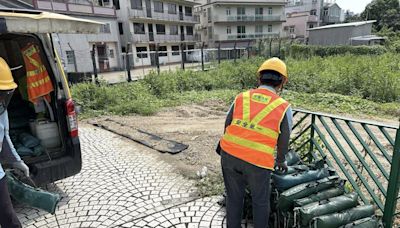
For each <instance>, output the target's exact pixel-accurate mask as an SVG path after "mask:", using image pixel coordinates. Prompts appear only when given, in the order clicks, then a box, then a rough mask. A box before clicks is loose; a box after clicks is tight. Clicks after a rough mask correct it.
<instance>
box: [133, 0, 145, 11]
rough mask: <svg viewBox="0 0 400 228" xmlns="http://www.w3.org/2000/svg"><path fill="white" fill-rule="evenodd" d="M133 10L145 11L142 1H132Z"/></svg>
mask: <svg viewBox="0 0 400 228" xmlns="http://www.w3.org/2000/svg"><path fill="white" fill-rule="evenodd" d="M131 8H132V9H138V10H142V9H143V6H142V0H131Z"/></svg>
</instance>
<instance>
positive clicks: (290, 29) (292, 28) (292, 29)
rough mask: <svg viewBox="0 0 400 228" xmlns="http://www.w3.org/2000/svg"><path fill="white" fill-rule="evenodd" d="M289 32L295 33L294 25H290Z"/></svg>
mask: <svg viewBox="0 0 400 228" xmlns="http://www.w3.org/2000/svg"><path fill="white" fill-rule="evenodd" d="M289 33H290V34H293V33H294V26H290V27H289Z"/></svg>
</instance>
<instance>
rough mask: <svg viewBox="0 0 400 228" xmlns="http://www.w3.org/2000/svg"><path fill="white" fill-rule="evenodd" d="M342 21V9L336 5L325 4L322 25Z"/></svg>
mask: <svg viewBox="0 0 400 228" xmlns="http://www.w3.org/2000/svg"><path fill="white" fill-rule="evenodd" d="M343 21H344V13H343V11H342V8H340V7H339V6H338V4H336V3H325V4H324V8H323V12H322V25H331V24H337V23H340V22H343Z"/></svg>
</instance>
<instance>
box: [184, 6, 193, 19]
mask: <svg viewBox="0 0 400 228" xmlns="http://www.w3.org/2000/svg"><path fill="white" fill-rule="evenodd" d="M185 16H188V17H191V16H193V13H192V7H190V6H185Z"/></svg>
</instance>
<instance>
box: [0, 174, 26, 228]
mask: <svg viewBox="0 0 400 228" xmlns="http://www.w3.org/2000/svg"><path fill="white" fill-rule="evenodd" d="M0 226H1V228H17V227H18V228H20V227H22V226H21V223H20V222H19V220H18V218H17V215H16V214H15V211H14V208H13V205H12V203H11V199H10V194H9V192H8V187H7V181H6V178H5V177H3V178H2V179H1V180H0Z"/></svg>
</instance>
